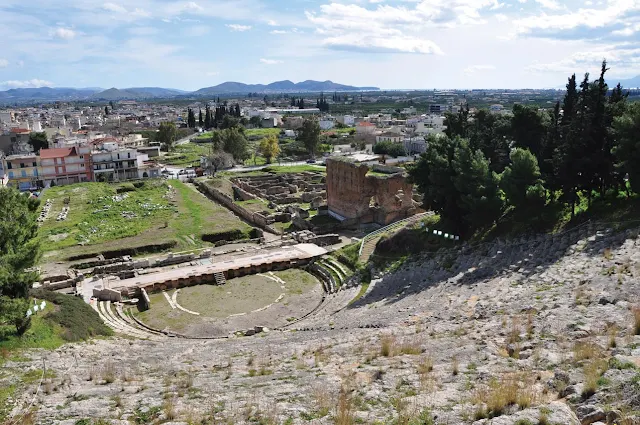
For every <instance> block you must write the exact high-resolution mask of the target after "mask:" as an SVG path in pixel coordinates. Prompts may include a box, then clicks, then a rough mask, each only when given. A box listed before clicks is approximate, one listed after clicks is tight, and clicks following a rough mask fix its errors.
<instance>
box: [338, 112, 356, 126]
mask: <svg viewBox="0 0 640 425" xmlns="http://www.w3.org/2000/svg"><path fill="white" fill-rule="evenodd" d="M336 121H338V122H339V123H340V124H343V125H346V126H347V127H353V126H354V125H355V124H356V118H355V117H354V116H353V115H341V116H339V117H336Z"/></svg>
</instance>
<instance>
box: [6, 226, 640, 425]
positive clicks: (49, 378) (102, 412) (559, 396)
mask: <svg viewBox="0 0 640 425" xmlns="http://www.w3.org/2000/svg"><path fill="white" fill-rule="evenodd" d="M639 276H640V245H639V241H638V229H633V230H624V231H612V230H611V229H607V228H606V226H603V227H598V226H589V225H585V226H582V227H580V228H578V229H576V230H574V231H572V232H569V233H565V234H562V235H558V236H556V237H553V238H552V237H540V238H532V239H526V240H521V241H518V242H517V243H513V242H509V243H506V242H500V241H498V242H494V243H490V244H484V245H479V246H476V247H465V248H460V249H457V250H454V251H441V252H438V253H430V254H424V255H422V256H421V257H419V258H415V259H413V260H412V261H411V262H409V263H405V264H404V265H402V266H401V267H399V268H397V269H396V270H393V271H388V272H384V273H383V272H378V273H374V277H375V279H374V280H373V281H372V284H371V286H370V287H369V289H368V290H367V293H366V294H365V295H364V296H363V297H362V298H360V300H358V301H357V302H355V303H351V304H350V301H351V300H352V299H353V298H354V297H355V296H356V294H357V293H358V292H359V288H357V287H352V288H349V289H345V290H343V291H340V292H338V293H337V294H335V295H332V296H330V297H329V298H328V299H327V301H326V303H325V305H324V306H323V307H322V308H321V309H319V310H318V311H316V313H315V314H314V315H312V316H311V317H309V318H307V319H305V320H304V321H303V322H299V323H296V324H294V325H293V326H292V329H291V330H290V331H285V332H279V331H272V332H269V333H266V334H260V335H258V336H254V337H243V338H235V339H220V340H178V339H167V340H164V341H157V342H152V341H141V340H132V339H118V338H113V339H102V340H96V341H92V342H90V343H82V344H70V345H66V346H63V347H62V348H60V349H58V350H56V351H54V352H48V351H39V352H29V353H25V354H24V355H25V356H26V357H24V358H20V359H13V360H9V361H6V362H5V364H4V367H3V373H2V375H0V376H1V378H0V379H1V380H2V383H0V386H2V387H4V388H15V390H16V391H15V394H14V396H13V397H11V398H10V399H9V400H8V401H7V402H6V404H7V407H9V408H10V407H11V406H14V407H13V410H12V413H13V415H21V414H24V413H25V412H30V411H32V413H31V414H30V415H28V416H26V417H25V416H16V417H15V421H16V422H15V423H26V422H24V421H25V420H26V419H33V421H34V422H33V423H38V424H65V425H74V424H97V423H100V424H105V423H112V424H145V423H149V424H152V423H173V424H178V423H179V424H201V423H202V424H223V423H225V424H226V423H229V424H231V423H261V424H281V423H282V424H303V423H314V424H334V423H335V424H354V423H365V424H389V423H393V424H475V425H480V424H493V425H512V424H518V425H526V424H563V425H566V424H591V423H601V424H602V423H608V424H612V423H617V424H632V423H639V422H638V421H639V420H640V419H636V416H635V414H636V411H638V410H640V374H639V373H638V369H637V368H638V367H639V366H640V336H638V335H637V334H638V333H640V309H638V307H636V306H637V305H640V304H638V302H639V298H638V296H639V294H640V288H639V287H638V285H637V283H638V278H639ZM43 363H44V364H45V365H46V368H47V372H46V374H45V375H44V377H45V378H44V379H43V380H41V378H42V376H43V373H42V366H43ZM40 382H42V384H41V385H39V384H40ZM11 385H13V387H11ZM30 408H31V410H30ZM97 418H102V419H104V421H102V422H101V421H99V420H98V419H97ZM21 421H22V422H21Z"/></svg>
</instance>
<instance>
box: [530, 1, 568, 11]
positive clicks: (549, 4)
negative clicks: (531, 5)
mask: <svg viewBox="0 0 640 425" xmlns="http://www.w3.org/2000/svg"><path fill="white" fill-rule="evenodd" d="M535 1H536V3H538V4H539V5H540V6H542V7H544V8H546V9H551V10H560V9H562V6H560V4H559V3H558V2H557V1H556V0H535Z"/></svg>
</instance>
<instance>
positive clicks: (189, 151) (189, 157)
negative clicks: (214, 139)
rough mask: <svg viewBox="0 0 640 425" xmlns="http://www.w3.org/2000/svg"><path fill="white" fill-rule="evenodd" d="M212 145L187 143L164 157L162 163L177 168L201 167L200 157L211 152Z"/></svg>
mask: <svg viewBox="0 0 640 425" xmlns="http://www.w3.org/2000/svg"><path fill="white" fill-rule="evenodd" d="M211 146H212V144H211V143H185V144H182V145H178V146H176V147H175V149H174V150H173V151H172V152H170V153H167V154H166V155H165V156H163V157H162V160H161V161H162V163H163V164H166V165H175V166H191V165H194V164H195V165H198V166H199V165H200V157H202V156H205V155H208V154H209V153H210V152H211Z"/></svg>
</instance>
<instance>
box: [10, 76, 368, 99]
mask: <svg viewBox="0 0 640 425" xmlns="http://www.w3.org/2000/svg"><path fill="white" fill-rule="evenodd" d="M377 90H380V89H379V88H378V87H355V86H347V85H344V84H338V83H334V82H333V81H313V80H306V81H303V82H301V83H294V82H292V81H289V80H285V81H276V82H275V83H271V84H244V83H238V82H233V81H228V82H226V83H222V84H218V85H217V86H213V87H205V88H202V89H200V90H196V91H193V92H188V91H184V90H177V89H165V88H161V87H131V88H124V89H117V88H115V87H112V88H110V89H106V90H105V89H102V88H99V87H90V88H79V89H75V88H69V87H40V88H20V89H10V90H6V91H0V103H5V104H11V103H25V102H35V101H56V100H60V101H72V100H88V101H91V100H143V99H154V98H155V99H161V98H174V97H183V98H189V97H205V96H214V95H229V94H247V93H305V92H322V91H324V92H333V91H377Z"/></svg>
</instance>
